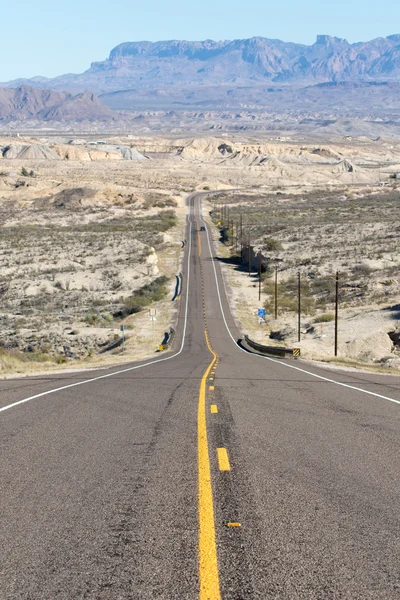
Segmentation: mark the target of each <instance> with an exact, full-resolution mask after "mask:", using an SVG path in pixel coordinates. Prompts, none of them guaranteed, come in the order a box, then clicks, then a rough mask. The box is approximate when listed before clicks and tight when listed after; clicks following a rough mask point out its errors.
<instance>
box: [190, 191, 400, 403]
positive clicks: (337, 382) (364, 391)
mask: <svg viewBox="0 0 400 600" xmlns="http://www.w3.org/2000/svg"><path fill="white" fill-rule="evenodd" d="M200 206H201V204H200V200H199V203H198V207H199V217H200V219H201V220H202V221H203V223H204V225H205V228H206V234H207V241H208V249H209V251H210V256H211V258H212V259H213V260H212V261H211V262H212V266H213V269H214V277H215V283H216V285H217V294H218V301H219V306H220V308H221V313H222V318H223V321H224V323H225V327H226V330H227V332H228V333H229V335H230V337H231V339H232V341H233V343H234V344H235V346H236V347H237V348H238V349H239V350H241V351H242V352H246V350H244V349H243V348H241V347H240V346H238V344H237V342H236V340H235V338H234V337H233V335H232V333H231V331H230V329H229V327H228V323H227V322H226V318H225V313H224V309H223V306H222V300H221V293H220V289H219V283H218V276H217V270H216V268H215V260H214V255H213V252H212V249H211V243H210V235H209V233H208V225H207V223H206V222H205V221H204V219H203V215H202V211H201V208H200ZM246 354H249V353H248V352H246ZM252 356H256V357H258V358H261V359H264V360H269V361H271V362H274V363H277V364H278V365H281V366H283V367H287V368H288V369H294V370H295V371H300V372H301V373H306V374H307V375H311V376H312V377H316V378H317V379H322V380H323V381H327V382H328V383H334V384H335V385H340V386H342V387H345V388H350V389H351V390H355V391H357V392H362V393H364V394H368V395H370V396H375V398H381V399H382V400H388V401H389V402H394V403H395V404H400V400H396V399H395V398H390V397H389V396H383V395H382V394H377V393H376V392H370V391H368V390H364V389H363V388H359V387H356V386H354V385H350V384H348V383H342V382H341V381H336V380H335V379H329V377H323V376H322V375H317V374H316V373H312V372H311V371H307V370H306V369H301V368H300V367H295V366H294V365H289V364H288V363H283V362H281V361H279V360H277V359H276V358H270V357H269V356H260V355H259V354H252Z"/></svg>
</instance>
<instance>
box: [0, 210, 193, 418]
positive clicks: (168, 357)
mask: <svg viewBox="0 0 400 600" xmlns="http://www.w3.org/2000/svg"><path fill="white" fill-rule="evenodd" d="M191 216H192V215H191V214H190V213H189V215H188V224H189V236H188V238H189V252H188V259H187V283H186V305H185V320H184V326H183V335H182V344H181V347H180V349H179V351H178V352H176V353H175V354H173V355H172V356H166V357H165V358H158V359H156V360H151V361H149V362H147V363H145V364H144V365H137V366H135V367H128V368H127V369H121V370H120V371H114V372H113V373H107V374H106V375H100V376H99V377H92V379H85V380H84V381H77V382H75V383H70V384H68V385H63V386H62V387H58V388H54V389H53V390H48V391H47V392H41V393H40V394H35V395H34V396H29V398H24V399H23V400H18V401H17V402H13V403H12V404H8V405H7V406H3V407H2V408H0V413H1V412H4V411H6V410H9V409H10V408H14V407H15V406H19V405H20V404H25V402H30V401H31V400H36V398H41V397H42V396H48V395H50V394H55V393H56V392H61V391H62V390H67V389H69V388H73V387H77V386H78V385H85V384H86V383H92V382H93V381H99V380H100V379H106V378H108V377H114V376H115V375H121V374H122V373H128V372H129V371H134V370H135V369H142V368H143V367H148V366H150V365H155V364H157V363H160V362H163V361H165V360H171V359H172V358H175V357H176V356H179V354H181V352H182V351H183V347H184V345H185V338H186V328H187V318H188V307H189V283H190V269H189V267H190V259H191V256H192V236H191V232H192V225H193V221H192V220H191Z"/></svg>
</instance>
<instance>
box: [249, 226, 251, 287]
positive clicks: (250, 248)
mask: <svg viewBox="0 0 400 600" xmlns="http://www.w3.org/2000/svg"><path fill="white" fill-rule="evenodd" d="M248 258H249V277H251V246H250V236H249V257H248Z"/></svg>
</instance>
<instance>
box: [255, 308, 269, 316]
mask: <svg viewBox="0 0 400 600" xmlns="http://www.w3.org/2000/svg"><path fill="white" fill-rule="evenodd" d="M257 316H258V317H263V318H264V317H266V316H267V311H266V310H265V308H259V309H258V311H257Z"/></svg>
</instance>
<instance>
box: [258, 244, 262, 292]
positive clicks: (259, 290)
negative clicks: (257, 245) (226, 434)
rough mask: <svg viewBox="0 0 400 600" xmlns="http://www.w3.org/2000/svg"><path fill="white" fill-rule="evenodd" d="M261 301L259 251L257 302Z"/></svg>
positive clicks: (259, 259)
mask: <svg viewBox="0 0 400 600" xmlns="http://www.w3.org/2000/svg"><path fill="white" fill-rule="evenodd" d="M260 300H261V250H260V252H259V253H258V301H259V302H260Z"/></svg>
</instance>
